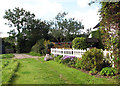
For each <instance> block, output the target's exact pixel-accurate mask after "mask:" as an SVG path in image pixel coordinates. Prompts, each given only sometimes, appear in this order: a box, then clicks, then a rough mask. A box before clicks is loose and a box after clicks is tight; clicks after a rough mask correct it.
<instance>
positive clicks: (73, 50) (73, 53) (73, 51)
mask: <svg viewBox="0 0 120 86" xmlns="http://www.w3.org/2000/svg"><path fill="white" fill-rule="evenodd" d="M74 50H75V49H74V48H73V56H74Z"/></svg>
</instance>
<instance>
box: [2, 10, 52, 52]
mask: <svg viewBox="0 0 120 86" xmlns="http://www.w3.org/2000/svg"><path fill="white" fill-rule="evenodd" d="M4 18H5V19H7V20H8V23H7V24H8V25H9V26H10V27H14V28H15V29H16V30H17V32H16V31H15V29H13V30H11V31H10V32H9V34H10V36H11V37H13V38H14V39H15V40H16V43H17V52H18V53H21V52H29V51H30V50H31V47H32V46H33V45H34V44H35V43H36V42H37V41H38V40H39V39H41V38H45V39H47V38H48V31H49V26H50V25H49V24H48V23H47V22H46V21H41V20H39V19H35V15H34V14H33V13H32V14H31V13H30V12H29V11H25V10H24V9H23V8H21V9H20V8H15V9H13V10H10V9H8V10H7V11H6V12H5V15H4Z"/></svg>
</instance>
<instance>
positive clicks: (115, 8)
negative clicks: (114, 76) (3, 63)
mask: <svg viewBox="0 0 120 86" xmlns="http://www.w3.org/2000/svg"><path fill="white" fill-rule="evenodd" d="M100 4H101V9H100V11H99V13H100V19H101V22H100V30H101V32H102V33H103V35H102V37H103V40H102V41H103V43H104V44H105V48H106V49H107V50H111V51H113V56H114V57H113V61H114V62H115V67H116V68H117V69H118V71H119V72H120V70H119V69H120V64H119V63H120V10H119V8H120V1H119V2H101V3H100Z"/></svg>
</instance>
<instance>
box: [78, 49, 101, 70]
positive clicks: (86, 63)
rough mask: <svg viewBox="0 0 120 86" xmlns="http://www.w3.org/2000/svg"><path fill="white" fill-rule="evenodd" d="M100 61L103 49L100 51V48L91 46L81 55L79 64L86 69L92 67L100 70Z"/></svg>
mask: <svg viewBox="0 0 120 86" xmlns="http://www.w3.org/2000/svg"><path fill="white" fill-rule="evenodd" d="M102 62H103V51H101V49H96V48H92V49H90V50H88V51H86V52H85V53H84V54H83V55H82V60H81V62H80V66H81V68H83V69H86V70H91V69H93V68H95V69H96V70H100V65H101V63H102Z"/></svg>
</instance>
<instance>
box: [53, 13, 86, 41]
mask: <svg viewBox="0 0 120 86" xmlns="http://www.w3.org/2000/svg"><path fill="white" fill-rule="evenodd" d="M67 14H68V13H66V12H63V13H58V14H57V16H56V17H55V19H54V21H53V23H54V24H53V29H52V31H51V34H53V35H54V36H53V37H57V38H56V40H57V41H61V42H62V41H72V40H73V39H74V38H75V37H76V35H77V34H78V33H80V31H79V30H80V29H84V26H83V25H82V23H81V22H78V21H77V20H75V19H74V18H65V16H66V15H67ZM54 31H56V32H57V34H56V33H54ZM58 38H59V40H58Z"/></svg>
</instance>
